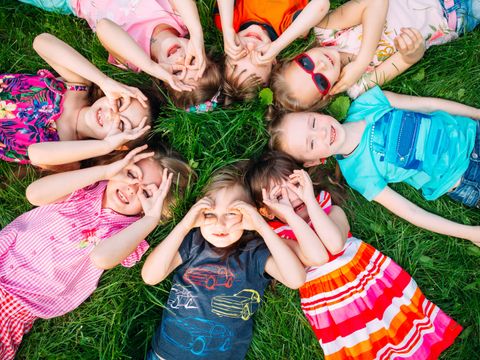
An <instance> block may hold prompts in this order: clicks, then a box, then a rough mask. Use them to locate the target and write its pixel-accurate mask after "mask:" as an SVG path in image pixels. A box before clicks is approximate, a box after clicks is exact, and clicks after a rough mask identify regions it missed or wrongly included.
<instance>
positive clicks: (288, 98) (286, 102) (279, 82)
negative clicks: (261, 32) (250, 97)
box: [270, 60, 332, 111]
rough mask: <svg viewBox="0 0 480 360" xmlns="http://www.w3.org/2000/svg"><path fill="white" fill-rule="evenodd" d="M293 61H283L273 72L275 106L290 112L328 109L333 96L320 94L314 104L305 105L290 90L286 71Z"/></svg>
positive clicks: (271, 83)
mask: <svg viewBox="0 0 480 360" xmlns="http://www.w3.org/2000/svg"><path fill="white" fill-rule="evenodd" d="M292 61H293V60H285V61H282V62H280V63H278V64H277V65H276V66H275V67H274V69H273V71H272V80H271V81H270V87H271V88H272V91H273V98H274V102H275V105H276V106H278V107H282V108H284V109H286V110H288V111H317V110H321V109H324V108H325V107H327V106H328V104H330V102H331V100H332V96H330V95H321V94H320V98H319V99H317V100H315V101H314V102H313V103H311V104H303V103H302V102H301V101H299V99H298V98H297V97H296V96H295V94H294V93H293V92H292V91H291V90H290V86H289V84H288V82H287V81H286V80H285V71H286V69H287V66H289V65H290V63H291V62H292Z"/></svg>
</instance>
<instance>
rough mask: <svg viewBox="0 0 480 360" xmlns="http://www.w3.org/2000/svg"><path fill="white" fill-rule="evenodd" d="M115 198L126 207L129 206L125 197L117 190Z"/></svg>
mask: <svg viewBox="0 0 480 360" xmlns="http://www.w3.org/2000/svg"><path fill="white" fill-rule="evenodd" d="M117 197H118V199H119V200H120V201H121V202H122V203H124V204H126V205H128V204H130V202H129V201H128V199H127V197H126V196H125V195H124V194H123V193H122V192H121V191H120V190H118V189H117Z"/></svg>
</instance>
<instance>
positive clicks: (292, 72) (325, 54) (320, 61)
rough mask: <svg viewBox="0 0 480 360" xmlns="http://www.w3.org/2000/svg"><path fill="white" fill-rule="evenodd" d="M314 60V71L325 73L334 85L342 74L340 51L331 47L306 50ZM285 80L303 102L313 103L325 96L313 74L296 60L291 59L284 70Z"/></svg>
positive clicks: (292, 92) (291, 91)
mask: <svg viewBox="0 0 480 360" xmlns="http://www.w3.org/2000/svg"><path fill="white" fill-rule="evenodd" d="M305 53H306V54H307V55H308V56H310V58H311V59H312V60H313V62H314V64H315V68H314V69H313V72H314V73H321V74H323V75H324V76H325V77H326V78H327V79H328V80H329V82H330V84H331V86H333V85H334V84H335V83H336V82H337V80H338V77H339V76H340V68H341V63H340V53H339V52H338V51H337V50H333V49H330V48H322V47H316V48H313V49H310V50H308V51H306V52H305ZM284 77H285V81H286V83H287V84H288V86H289V88H290V93H291V94H293V95H294V97H295V98H296V99H297V100H298V101H299V102H300V103H301V104H313V103H315V102H316V101H317V100H320V99H321V98H323V96H324V95H322V94H321V93H320V92H319V90H318V88H317V86H316V85H315V82H314V81H313V79H312V74H310V73H308V72H306V71H305V70H304V69H303V68H302V67H300V66H299V65H298V64H297V63H296V62H295V61H291V62H290V64H289V65H287V66H286V67H285V70H284Z"/></svg>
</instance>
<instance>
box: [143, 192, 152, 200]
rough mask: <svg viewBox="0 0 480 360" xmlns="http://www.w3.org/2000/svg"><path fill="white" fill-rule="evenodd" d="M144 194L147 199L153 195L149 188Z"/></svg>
mask: <svg viewBox="0 0 480 360" xmlns="http://www.w3.org/2000/svg"><path fill="white" fill-rule="evenodd" d="M143 195H144V196H145V197H146V198H147V199H148V198H149V197H151V196H152V195H150V193H149V192H148V191H147V190H143Z"/></svg>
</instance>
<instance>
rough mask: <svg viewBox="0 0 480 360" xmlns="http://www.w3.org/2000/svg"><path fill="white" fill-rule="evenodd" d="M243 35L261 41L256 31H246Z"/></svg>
mask: <svg viewBox="0 0 480 360" xmlns="http://www.w3.org/2000/svg"><path fill="white" fill-rule="evenodd" d="M245 37H248V38H253V39H257V40H258V41H262V37H261V36H260V35H258V34H257V33H254V32H249V33H246V34H245Z"/></svg>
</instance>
